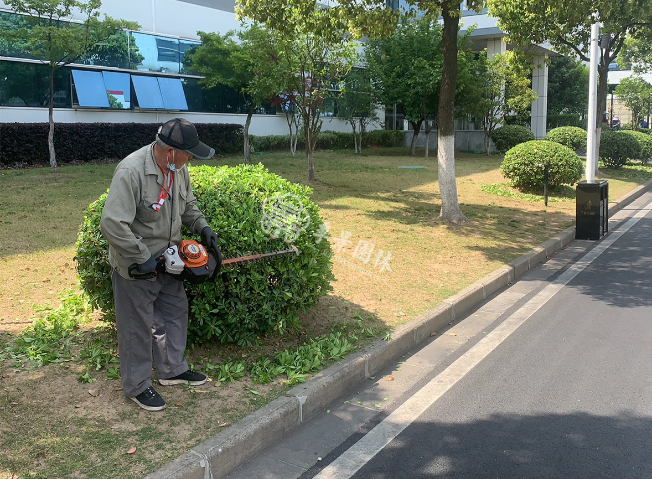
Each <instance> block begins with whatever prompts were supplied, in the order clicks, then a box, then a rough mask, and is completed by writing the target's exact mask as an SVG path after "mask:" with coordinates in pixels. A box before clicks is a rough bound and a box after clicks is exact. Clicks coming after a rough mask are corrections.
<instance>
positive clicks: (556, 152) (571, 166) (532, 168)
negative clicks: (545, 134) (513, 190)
mask: <svg viewBox="0 0 652 479" xmlns="http://www.w3.org/2000/svg"><path fill="white" fill-rule="evenodd" d="M542 165H548V185H549V186H551V187H554V186H561V185H565V184H569V185H572V184H574V183H576V182H577V181H579V180H580V178H581V177H582V169H583V166H582V160H580V158H579V157H578V156H577V154H576V153H575V152H574V151H573V150H571V149H570V148H568V147H567V146H564V145H560V144H559V143H555V142H554V141H547V140H532V141H527V142H525V143H521V144H520V145H516V146H515V147H514V148H512V149H510V150H509V151H508V152H507V153H505V158H504V159H503V162H502V164H501V166H500V171H501V173H502V174H503V176H505V177H506V178H509V179H510V180H511V181H512V184H513V185H514V186H516V187H521V188H533V189H536V188H542V187H543V182H544V167H543V166H542Z"/></svg>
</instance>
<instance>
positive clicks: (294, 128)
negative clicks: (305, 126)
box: [285, 112, 299, 157]
mask: <svg viewBox="0 0 652 479" xmlns="http://www.w3.org/2000/svg"><path fill="white" fill-rule="evenodd" d="M285 121H287V124H288V129H289V130H290V154H291V155H292V157H294V155H296V154H297V141H298V140H299V120H298V118H297V115H296V114H294V113H291V112H286V113H285Z"/></svg>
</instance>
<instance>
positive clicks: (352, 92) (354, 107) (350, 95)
mask: <svg viewBox="0 0 652 479" xmlns="http://www.w3.org/2000/svg"><path fill="white" fill-rule="evenodd" d="M376 109H377V104H376V102H375V101H374V97H373V86H372V84H371V80H370V78H369V72H368V70H367V69H366V68H354V69H353V70H351V72H350V73H349V74H348V75H347V76H346V78H345V80H344V89H343V90H342V93H341V96H340V98H339V101H338V110H339V116H340V118H344V119H346V121H348V122H349V124H350V125H351V129H352V130H353V143H354V148H355V152H356V153H362V137H363V136H364V133H365V131H366V129H367V127H368V126H369V125H371V124H372V123H374V122H377V121H378V115H376Z"/></svg>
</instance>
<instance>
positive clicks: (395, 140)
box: [250, 130, 405, 152]
mask: <svg viewBox="0 0 652 479" xmlns="http://www.w3.org/2000/svg"><path fill="white" fill-rule="evenodd" d="M250 138H251V143H252V145H253V146H254V149H255V150H256V151H257V152H262V151H285V150H289V149H290V135H269V136H254V135H251V136H250ZM404 138H405V132H404V131H402V130H401V131H397V130H372V131H368V132H365V134H364V135H363V136H362V147H363V148H385V147H393V146H403V141H404ZM304 148H305V141H304V137H303V135H302V134H300V135H299V138H298V140H297V150H303V149H304ZM316 148H317V149H318V150H347V149H351V150H353V149H354V142H353V133H343V132H337V131H322V132H321V133H319V136H318V137H317V146H316Z"/></svg>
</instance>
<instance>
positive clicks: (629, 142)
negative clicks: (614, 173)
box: [599, 129, 641, 168]
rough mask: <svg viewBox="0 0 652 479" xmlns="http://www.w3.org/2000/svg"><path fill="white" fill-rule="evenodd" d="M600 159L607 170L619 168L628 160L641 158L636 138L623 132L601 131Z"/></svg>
mask: <svg viewBox="0 0 652 479" xmlns="http://www.w3.org/2000/svg"><path fill="white" fill-rule="evenodd" d="M599 151H600V159H601V160H602V162H603V163H604V165H605V166H606V167H607V168H620V167H621V166H623V165H625V164H627V162H628V161H629V160H633V159H637V158H639V157H640V156H641V146H640V145H639V143H638V141H636V138H634V137H633V136H632V135H631V134H628V133H626V132H624V131H611V130H606V129H603V130H602V134H601V135H600V150H599Z"/></svg>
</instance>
